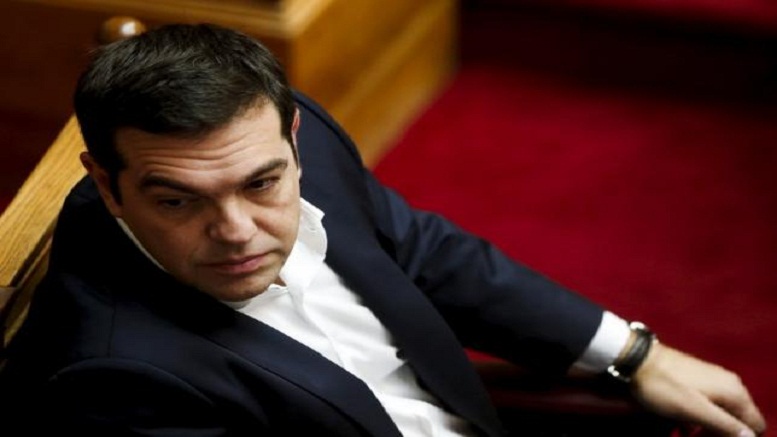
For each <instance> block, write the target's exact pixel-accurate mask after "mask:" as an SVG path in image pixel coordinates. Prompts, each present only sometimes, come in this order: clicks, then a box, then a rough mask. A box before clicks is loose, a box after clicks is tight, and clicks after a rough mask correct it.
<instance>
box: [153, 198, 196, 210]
mask: <svg viewBox="0 0 777 437" xmlns="http://www.w3.org/2000/svg"><path fill="white" fill-rule="evenodd" d="M192 202H194V201H193V200H192V199H185V198H182V197H171V198H168V199H159V200H157V205H159V206H161V207H162V208H165V209H183V208H185V207H187V206H188V205H190V204H191V203H192Z"/></svg>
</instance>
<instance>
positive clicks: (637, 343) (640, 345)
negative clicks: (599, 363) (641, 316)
mask: <svg viewBox="0 0 777 437" xmlns="http://www.w3.org/2000/svg"><path fill="white" fill-rule="evenodd" d="M629 329H631V331H632V332H633V333H634V334H635V335H636V337H635V338H634V342H633V343H632V344H631V347H630V348H629V350H628V351H626V353H625V354H624V355H623V356H622V357H621V358H619V359H618V360H616V362H615V363H613V364H612V365H610V366H609V367H608V368H607V374H608V375H610V376H612V377H613V378H615V379H617V380H619V381H622V382H626V383H629V382H631V378H632V376H634V372H636V371H637V369H638V368H639V366H641V365H642V363H643V362H644V361H645V358H647V356H648V353H649V352H650V348H651V347H653V343H654V342H656V341H657V340H656V335H655V334H654V333H653V331H651V330H650V328H648V327H647V326H645V325H644V324H643V323H641V322H631V323H629Z"/></svg>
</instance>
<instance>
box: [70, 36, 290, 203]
mask: <svg viewBox="0 0 777 437" xmlns="http://www.w3.org/2000/svg"><path fill="white" fill-rule="evenodd" d="M267 103H271V104H273V105H274V106H275V108H276V109H277V110H278V112H279V114H280V119H281V135H282V136H283V137H284V138H285V139H286V140H287V141H288V142H289V144H290V145H291V147H292V150H293V152H294V157H295V159H297V151H296V149H295V147H294V144H293V141H292V134H291V129H292V123H293V119H294V111H295V105H294V96H293V94H292V91H291V89H290V87H289V85H288V81H287V79H286V75H285V73H284V71H283V68H282V67H281V65H280V63H279V62H278V60H277V59H276V58H275V57H274V56H273V55H272V53H271V52H270V51H269V50H268V49H267V48H266V47H265V46H263V45H262V44H261V43H260V42H259V41H257V40H255V39H253V38H251V37H249V36H247V35H245V34H243V33H240V32H237V31H235V30H231V29H227V28H224V27H220V26H216V25H213V24H171V25H166V26H162V27H159V28H156V29H153V30H149V31H147V32H145V33H142V34H140V35H137V36H134V37H132V38H128V39H125V40H122V41H118V42H115V43H112V44H108V45H106V46H103V47H101V48H99V49H97V50H96V51H95V53H94V56H93V58H92V60H91V62H90V64H89V66H88V67H87V69H86V70H85V71H84V73H83V74H82V75H81V77H80V78H79V80H78V85H77V87H76V91H75V96H74V105H75V112H76V117H77V118H78V122H79V124H80V126H81V132H82V135H83V137H84V142H85V143H86V147H87V150H88V151H89V153H90V155H92V157H93V158H94V160H95V161H96V162H97V163H98V164H99V165H100V166H101V167H103V168H105V169H106V171H107V172H108V174H109V176H110V179H111V189H112V191H113V194H114V195H115V196H117V200H119V201H120V199H121V196H120V193H119V190H118V184H117V180H118V174H119V172H120V171H121V170H122V169H123V168H124V166H125V164H124V161H123V159H122V157H121V155H120V153H119V152H118V150H117V149H116V143H115V138H116V132H117V131H118V130H119V129H120V128H125V127H130V128H136V129H140V130H142V131H146V132H150V133H155V134H170V135H175V136H185V137H189V136H191V137H197V136H201V135H205V134H208V133H210V132H212V131H213V130H215V129H218V128H220V127H223V126H225V125H227V124H229V122H230V121H232V120H233V119H234V118H235V117H238V116H240V115H242V114H243V113H244V112H245V111H246V110H248V109H249V108H252V107H255V106H257V105H261V104H267Z"/></svg>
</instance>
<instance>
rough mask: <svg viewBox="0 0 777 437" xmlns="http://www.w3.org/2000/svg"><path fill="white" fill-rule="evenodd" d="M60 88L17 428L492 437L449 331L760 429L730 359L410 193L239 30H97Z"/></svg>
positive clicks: (726, 429) (7, 379) (13, 388)
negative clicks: (367, 164) (64, 138)
mask: <svg viewBox="0 0 777 437" xmlns="http://www.w3.org/2000/svg"><path fill="white" fill-rule="evenodd" d="M75 105H76V114H77V116H78V119H79V122H80V124H81V128H82V132H83V135H84V139H85V141H86V144H87V148H88V152H87V153H84V154H83V155H82V157H81V159H82V162H83V164H84V166H85V167H86V169H87V170H88V172H89V177H88V178H87V179H85V180H84V181H82V182H81V183H79V184H78V186H77V187H76V188H75V189H74V191H73V193H72V194H71V195H70V196H69V198H68V200H67V201H66V204H65V206H64V208H63V211H62V214H61V216H60V219H59V222H58V225H57V230H56V233H55V237H54V246H53V249H52V257H51V264H50V268H49V272H48V274H47V277H46V278H45V280H44V281H43V283H42V285H41V287H40V289H39V290H38V291H37V292H36V295H35V298H34V302H33V304H32V307H31V310H30V314H29V316H28V319H27V321H26V323H25V325H24V327H23V329H22V330H21V331H20V333H19V335H18V336H17V337H16V339H15V341H14V344H13V345H12V349H11V358H10V360H9V362H8V365H7V366H6V368H5V369H4V371H3V373H2V379H1V380H0V389H2V390H3V398H5V399H13V401H14V404H15V405H17V406H21V407H22V408H29V409H31V410H32V409H33V407H34V412H35V420H34V422H33V423H31V424H28V425H27V426H28V428H27V429H28V430H30V429H33V428H41V429H42V430H48V431H56V432H58V433H65V432H66V431H69V430H72V431H75V432H77V433H78V435H84V434H86V435H111V436H113V435H159V436H168V435H185V436H212V435H213V436H215V435H246V436H249V435H251V436H256V435H298V434H299V435H332V436H360V435H375V436H398V435H400V434H404V435H426V436H452V435H500V434H501V433H502V430H501V427H500V425H499V422H498V420H497V418H496V415H495V413H494V411H493V408H492V406H491V405H490V404H489V402H488V399H487V396H486V394H485V392H484V389H483V387H482V386H481V383H480V381H479V380H478V378H477V375H476V374H475V373H474V371H473V369H472V367H471V365H470V363H469V361H468V359H467V357H466V355H465V354H464V352H463V349H462V346H466V347H470V348H473V349H477V350H481V351H485V352H488V353H491V354H495V355H498V356H500V357H504V358H506V359H509V360H511V361H514V362H517V363H520V364H522V365H524V366H526V367H528V368H530V369H534V370H536V371H537V372H543V373H545V374H549V375H562V374H564V373H565V372H567V371H568V370H569V369H570V367H572V368H576V369H582V370H583V371H588V372H596V371H602V372H604V371H605V370H606V371H607V372H608V373H609V374H611V375H612V376H613V378H620V379H622V380H624V381H627V382H628V383H629V384H631V385H632V387H633V390H634V393H635V394H636V395H637V396H638V397H639V398H640V399H641V400H642V401H643V402H644V403H645V404H646V405H647V406H648V407H650V408H653V409H654V410H656V411H658V412H659V413H663V414H666V415H668V416H671V417H674V418H678V419H680V420H683V421H687V422H689V423H693V424H698V425H701V426H703V427H704V428H707V429H709V430H712V431H715V432H717V433H720V434H721V435H731V436H735V435H738V436H746V435H754V432H755V433H759V432H762V431H763V429H764V427H765V424H764V422H763V419H762V417H761V415H760V413H759V412H758V409H757V408H756V407H755V405H754V404H753V403H752V401H751V400H750V397H749V395H748V393H747V390H746V389H745V388H744V387H743V386H742V385H741V383H740V382H739V381H738V380H737V378H736V377H735V376H734V375H733V374H731V373H730V372H728V371H725V370H723V369H721V368H719V367H717V366H714V365H711V364H708V363H705V362H702V361H699V360H697V359H695V358H692V357H689V356H687V355H684V354H682V353H680V352H678V351H675V350H674V349H671V348H669V347H667V346H664V345H662V344H660V343H657V342H656V341H655V338H654V336H653V335H652V333H650V331H649V330H648V329H647V328H645V327H644V326H641V325H638V324H632V325H628V324H626V323H625V322H623V321H622V320H620V319H619V318H617V317H616V316H614V315H612V314H610V313H608V312H606V311H604V310H603V309H601V308H600V307H599V306H597V305H595V304H593V303H591V302H589V301H588V300H586V299H585V298H583V297H581V296H578V295H576V294H573V293H570V292H568V291H567V290H565V289H563V288H562V287H559V286H558V285H556V284H554V283H553V282H551V281H549V280H547V279H545V278H543V277H542V276H540V275H537V274H535V273H533V272H531V271H529V270H527V269H525V268H524V267H522V266H520V265H518V264H516V263H514V262H513V261H511V260H509V259H508V258H507V257H505V256H504V255H502V254H501V253H499V252H498V251H497V250H496V249H495V248H494V247H492V246H491V245H489V244H487V243H486V242H484V241H482V240H480V239H478V238H476V237H474V236H472V235H469V234H467V233H465V232H462V231H461V230H459V229H458V228H456V227H455V226H454V225H452V224H451V223H449V222H447V221H445V220H444V219H442V218H441V217H438V216H436V215H434V214H429V213H425V212H420V211H415V210H413V209H411V208H410V207H409V206H408V205H407V204H405V202H404V201H403V200H402V199H401V198H400V197H399V196H397V195H396V194H395V193H393V192H391V191H390V190H388V189H386V188H384V187H382V186H381V185H380V184H379V183H378V182H377V181H376V180H375V179H374V178H373V177H372V176H371V175H370V173H369V172H368V171H367V170H365V169H364V168H363V166H362V164H361V161H360V158H359V156H358V153H357V151H356V149H355V147H354V146H353V145H352V143H351V141H350V140H349V139H348V137H347V136H346V134H345V133H344V132H342V130H341V129H340V128H339V127H338V126H337V124H336V123H335V122H334V121H332V120H331V119H330V118H329V117H328V116H327V115H326V114H325V113H324V111H322V110H321V109H320V108H319V107H318V106H316V105H315V104H314V103H313V102H311V101H310V100H309V99H307V98H305V97H304V96H301V95H298V94H294V93H293V92H292V91H291V90H290V89H289V87H288V85H287V83H286V79H285V77H284V74H283V72H282V70H281V68H280V66H279V65H278V63H277V61H276V60H275V59H274V58H273V57H272V55H271V54H270V53H269V52H268V51H267V50H266V49H265V48H264V47H263V46H261V45H260V44H259V43H257V42H256V41H253V40H251V39H250V38H248V37H246V36H244V35H241V34H239V33H236V32H232V31H229V30H226V29H222V28H218V27H215V26H204V25H200V26H167V27H163V28H160V29H157V30H154V31H150V32H147V33H146V34H143V35H141V36H138V37H135V38H132V39H130V40H127V41H123V42H120V43H115V44H112V45H109V46H106V47H105V48H103V49H101V50H100V51H99V52H98V53H97V55H96V57H95V59H94V60H93V62H92V64H91V65H90V66H89V68H88V69H87V71H86V72H85V73H84V75H83V76H82V77H81V79H80V81H79V84H78V89H77V92H76V98H75ZM430 165H434V163H430ZM9 408H10V407H9ZM6 411H8V410H6Z"/></svg>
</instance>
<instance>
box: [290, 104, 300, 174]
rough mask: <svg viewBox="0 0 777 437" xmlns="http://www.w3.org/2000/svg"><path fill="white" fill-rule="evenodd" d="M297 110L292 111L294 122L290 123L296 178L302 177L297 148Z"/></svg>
mask: <svg viewBox="0 0 777 437" xmlns="http://www.w3.org/2000/svg"><path fill="white" fill-rule="evenodd" d="M299 118H300V117H299V108H296V109H294V120H292V121H291V141H292V142H293V143H294V144H292V145H291V146H292V147H294V150H295V152H296V154H297V176H298V177H302V166H301V165H300V160H299V147H297V131H298V130H299Z"/></svg>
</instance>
